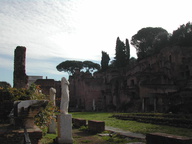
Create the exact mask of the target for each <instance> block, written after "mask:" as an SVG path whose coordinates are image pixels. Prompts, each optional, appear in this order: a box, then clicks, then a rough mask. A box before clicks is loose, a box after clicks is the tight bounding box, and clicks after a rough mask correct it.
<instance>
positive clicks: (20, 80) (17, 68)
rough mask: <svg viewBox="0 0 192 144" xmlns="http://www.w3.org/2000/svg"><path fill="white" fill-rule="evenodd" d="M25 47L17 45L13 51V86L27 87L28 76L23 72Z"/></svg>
mask: <svg viewBox="0 0 192 144" xmlns="http://www.w3.org/2000/svg"><path fill="white" fill-rule="evenodd" d="M25 62H26V48H25V47H23V46H17V47H16V49H15V53H14V74H13V78H14V79H13V87H15V88H27V84H28V76H27V75H26V73H25Z"/></svg>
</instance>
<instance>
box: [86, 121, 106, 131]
mask: <svg viewBox="0 0 192 144" xmlns="http://www.w3.org/2000/svg"><path fill="white" fill-rule="evenodd" d="M88 129H89V130H90V131H92V132H103V131H105V122H104V121H94V120H89V121H88Z"/></svg>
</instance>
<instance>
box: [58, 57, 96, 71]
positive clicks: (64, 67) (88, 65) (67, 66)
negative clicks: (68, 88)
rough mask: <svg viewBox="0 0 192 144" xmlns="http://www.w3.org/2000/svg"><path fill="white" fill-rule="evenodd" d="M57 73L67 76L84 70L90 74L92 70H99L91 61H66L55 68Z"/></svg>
mask: <svg viewBox="0 0 192 144" xmlns="http://www.w3.org/2000/svg"><path fill="white" fill-rule="evenodd" d="M56 69H57V70H58V71H64V72H68V73H69V74H74V73H75V70H77V69H78V70H82V69H85V70H86V72H90V71H93V70H95V69H96V70H99V69H100V65H99V64H97V63H94V62H91V61H84V62H82V61H75V60H66V61H64V62H61V63H60V64H58V65H57V66H56Z"/></svg>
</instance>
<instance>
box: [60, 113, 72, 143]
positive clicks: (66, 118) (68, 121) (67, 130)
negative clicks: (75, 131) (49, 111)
mask: <svg viewBox="0 0 192 144" xmlns="http://www.w3.org/2000/svg"><path fill="white" fill-rule="evenodd" d="M57 124H58V126H57V128H58V138H57V141H58V143H59V144H72V143H73V138H72V115H71V114H60V115H58V123H57Z"/></svg>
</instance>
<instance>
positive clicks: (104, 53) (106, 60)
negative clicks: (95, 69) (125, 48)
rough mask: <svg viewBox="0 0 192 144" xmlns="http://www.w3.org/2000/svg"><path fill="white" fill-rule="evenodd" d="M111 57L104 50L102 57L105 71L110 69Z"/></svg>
mask: <svg viewBox="0 0 192 144" xmlns="http://www.w3.org/2000/svg"><path fill="white" fill-rule="evenodd" d="M109 61H110V57H109V55H108V54H107V53H106V52H104V51H102V57H101V70H102V71H105V70H107V69H108V66H109Z"/></svg>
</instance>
